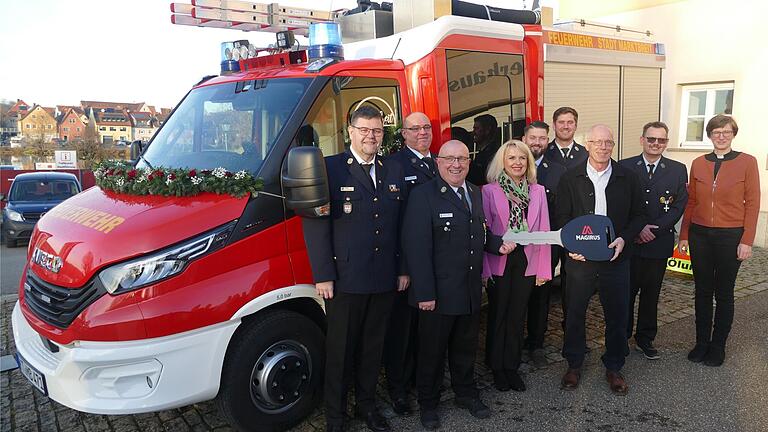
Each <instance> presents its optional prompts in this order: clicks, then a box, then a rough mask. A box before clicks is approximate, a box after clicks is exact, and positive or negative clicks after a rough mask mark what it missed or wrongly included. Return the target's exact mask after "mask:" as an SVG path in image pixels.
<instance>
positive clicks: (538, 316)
mask: <svg viewBox="0 0 768 432" xmlns="http://www.w3.org/2000/svg"><path fill="white" fill-rule="evenodd" d="M548 135H549V125H548V124H546V123H544V122H539V121H536V122H532V123H531V124H530V125H528V126H526V127H525V129H524V130H523V142H524V143H526V144H527V145H528V148H530V149H531V153H532V154H533V157H534V159H535V161H536V181H537V182H538V183H539V184H540V185H542V186H544V190H545V191H546V193H547V207H548V208H549V220H551V221H554V220H555V197H556V195H557V184H558V183H559V182H560V177H562V176H563V174H565V167H564V166H563V165H561V164H559V163H556V162H553V161H552V160H550V159H549V157H547V156H546V155H545V151H546V149H547V141H548ZM560 249H561V248H560V247H559V246H552V274H553V275H554V274H555V267H556V266H557V263H558V262H559V261H560V255H561V252H560ZM564 279H565V273H564V272H563V269H562V267H561V268H560V280H561V281H562V280H564ZM551 285H552V283H551V281H550V282H547V283H545V284H544V285H542V286H539V287H536V288H535V289H534V290H533V291H532V292H531V298H530V299H529V300H528V337H527V338H526V341H525V344H526V346H527V348H528V351H529V353H530V356H531V360H533V364H534V365H535V366H536V367H544V366H545V365H546V364H547V359H546V357H545V355H544V333H546V332H547V322H548V319H549V292H550V288H551ZM562 285H563V284H562V282H561V286H562Z"/></svg>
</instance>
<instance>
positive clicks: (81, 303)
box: [24, 270, 106, 329]
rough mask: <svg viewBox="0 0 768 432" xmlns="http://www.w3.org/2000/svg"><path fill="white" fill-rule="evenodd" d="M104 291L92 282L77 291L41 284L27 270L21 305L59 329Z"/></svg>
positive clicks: (99, 285) (38, 279)
mask: <svg viewBox="0 0 768 432" xmlns="http://www.w3.org/2000/svg"><path fill="white" fill-rule="evenodd" d="M105 293H106V290H105V289H104V288H103V287H102V285H101V284H100V283H97V282H96V281H95V279H94V280H91V281H90V282H88V283H87V284H86V285H85V286H83V287H80V288H74V289H71V288H64V287H60V286H57V285H53V284H50V283H48V282H44V281H43V280H42V279H40V278H39V277H38V276H37V275H36V274H34V273H33V272H32V270H27V279H26V281H25V283H24V302H25V303H26V305H27V307H29V309H30V310H31V311H32V312H33V313H34V314H35V315H37V317H38V318H40V319H41V320H43V321H45V322H46V323H48V324H50V325H52V326H54V327H58V328H60V329H64V328H67V327H68V326H69V325H70V324H72V321H74V320H75V318H77V316H78V315H80V312H82V311H83V310H84V309H85V308H86V307H88V306H89V305H90V304H91V303H93V302H94V301H96V300H97V299H98V298H99V297H101V296H103V295H104V294H105Z"/></svg>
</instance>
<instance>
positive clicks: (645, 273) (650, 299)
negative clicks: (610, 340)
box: [627, 256, 667, 344]
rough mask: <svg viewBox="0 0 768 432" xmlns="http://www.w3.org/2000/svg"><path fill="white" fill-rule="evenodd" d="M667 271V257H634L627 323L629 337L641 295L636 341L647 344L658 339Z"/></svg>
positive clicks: (630, 278)
mask: <svg viewBox="0 0 768 432" xmlns="http://www.w3.org/2000/svg"><path fill="white" fill-rule="evenodd" d="M666 271H667V259H666V258H643V257H639V256H634V257H632V265H631V270H630V277H629V280H630V288H631V289H630V293H629V317H628V318H629V321H628V323H627V339H629V338H630V337H632V331H633V326H634V317H635V299H636V298H637V297H638V294H639V296H640V304H639V305H638V307H637V330H635V341H636V342H637V343H638V344H647V343H650V342H653V340H654V339H656V332H657V330H658V325H657V322H656V321H657V316H658V309H659V294H660V293H661V283H662V282H663V281H664V272H666Z"/></svg>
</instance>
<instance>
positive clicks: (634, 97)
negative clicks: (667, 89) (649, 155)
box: [619, 66, 661, 159]
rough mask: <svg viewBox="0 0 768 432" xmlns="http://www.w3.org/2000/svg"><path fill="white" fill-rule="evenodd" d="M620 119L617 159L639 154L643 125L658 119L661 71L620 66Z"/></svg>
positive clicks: (641, 149)
mask: <svg viewBox="0 0 768 432" xmlns="http://www.w3.org/2000/svg"><path fill="white" fill-rule="evenodd" d="M622 78H623V86H622V87H623V93H622V97H623V99H624V101H623V104H622V110H623V111H622V116H621V131H622V132H621V137H622V140H621V141H622V143H621V144H622V145H621V146H620V148H619V151H620V157H621V159H624V158H628V157H631V156H636V155H638V154H640V153H641V152H642V151H643V147H642V146H641V145H640V135H641V134H642V132H643V125H645V124H646V123H648V122H652V121H656V120H658V119H659V106H660V101H659V97H660V93H659V90H660V86H661V69H658V68H643V67H632V66H624V68H623V77H622Z"/></svg>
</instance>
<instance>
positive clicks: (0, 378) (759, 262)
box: [0, 248, 768, 432]
mask: <svg viewBox="0 0 768 432" xmlns="http://www.w3.org/2000/svg"><path fill="white" fill-rule="evenodd" d="M766 267H768V250H766V249H759V248H755V249H754V256H753V258H752V259H750V260H749V261H747V262H746V263H744V264H743V265H742V267H741V271H740V272H739V276H738V278H737V280H736V292H735V295H736V298H737V303H736V307H737V309H738V305H739V302H738V299H741V298H744V297H748V296H750V295H753V294H756V293H758V292H761V291H763V290H766V289H768V284H766V283H764V282H766V281H768V273H766V272H765V268H766ZM13 304H14V300H12V299H8V298H5V299H3V301H2V304H1V305H0V312H1V313H2V317H1V319H0V355H8V354H13V353H15V347H14V344H13V337H12V332H11V328H10V315H11V310H12V309H13ZM693 313H694V310H693V280H692V278H691V277H690V276H688V275H682V274H678V273H672V272H667V275H666V278H665V281H664V286H663V288H662V294H661V298H660V301H659V326H660V327H661V326H664V325H665V324H668V323H672V322H675V321H678V320H681V319H683V318H686V317H689V316H691V315H693ZM587 317H588V318H587V345H588V347H590V348H592V349H597V348H599V347H601V346H602V345H603V344H604V337H603V330H604V328H603V320H602V310H601V307H600V304H599V302H598V301H597V298H596V297H595V298H593V300H592V303H591V304H590V307H589V311H588V315H587ZM561 320H562V310H561V308H560V304H559V302H558V300H557V299H554V301H553V304H552V305H551V308H550V322H549V331H548V332H547V335H546V346H545V350H546V352H547V358H548V361H549V365H552V364H554V363H557V362H560V361H562V360H563V359H562V357H561V356H560V353H559V349H560V347H561V345H562V341H563V332H562V330H561V327H560V321H561ZM480 340H481V341H482V340H484V335H481V339H480ZM481 344H482V343H481ZM481 351H482V346H481ZM483 356H484V353H482V352H480V353H478V363H477V374H478V384H479V386H480V387H481V388H482V389H487V388H489V387H490V386H491V383H492V377H491V374H490V371H489V370H488V369H487V368H486V367H485V365H484V364H482V361H480V359H482V358H483ZM523 360H524V361H526V360H527V358H525V357H524V359H523ZM549 365H548V366H549ZM548 366H547V367H548ZM521 370H522V372H523V373H525V374H534V373H536V370H535V368H534V367H532V366H531V365H529V364H528V363H524V364H523V365H522V366H521ZM446 388H447V389H450V386H449V385H446ZM385 394H386V392H385V391H384V390H383V387H382V386H380V396H381V400H385V399H386V396H384V395H385ZM0 396H1V397H0V432H6V431H62V432H77V431H87V432H96V431H109V432H129V431H149V432H151V431H227V430H231V428H230V427H229V426H228V425H227V424H226V422H225V421H224V419H223V418H222V417H221V416H220V415H219V413H218V410H217V408H216V406H215V405H214V404H213V403H212V402H205V403H199V404H194V405H190V406H186V407H183V408H178V409H173V410H167V411H162V412H157V413H150V414H137V415H125V416H105V415H93V414H85V413H80V412H77V411H74V410H71V409H69V408H66V407H64V406H62V405H60V404H58V403H56V402H53V401H52V400H50V399H48V398H47V397H45V396H42V395H41V394H40V393H39V392H37V391H36V390H34V389H33V388H32V386H31V385H29V384H28V383H27V382H26V380H25V379H24V377H23V376H22V375H21V373H20V372H19V370H18V369H16V370H13V371H10V372H3V373H2V374H0ZM452 398H453V395H452V394H451V392H450V390H447V391H445V392H444V395H443V399H444V400H449V399H452ZM448 409H450V408H448ZM384 413H385V415H390V416H391V415H394V414H393V413H392V412H391V410H389V409H388V408H384ZM324 425H325V423H324V418H323V415H322V412H321V410H320V409H318V410H316V411H315V412H314V413H313V414H312V415H311V416H309V418H308V419H307V420H305V421H304V422H303V423H302V424H300V425H299V426H297V427H296V428H294V431H319V430H322V429H323V428H324ZM350 426H351V427H350V429H351V430H364V429H365V428H364V425H361V423H360V422H352V423H351V425H350Z"/></svg>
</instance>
